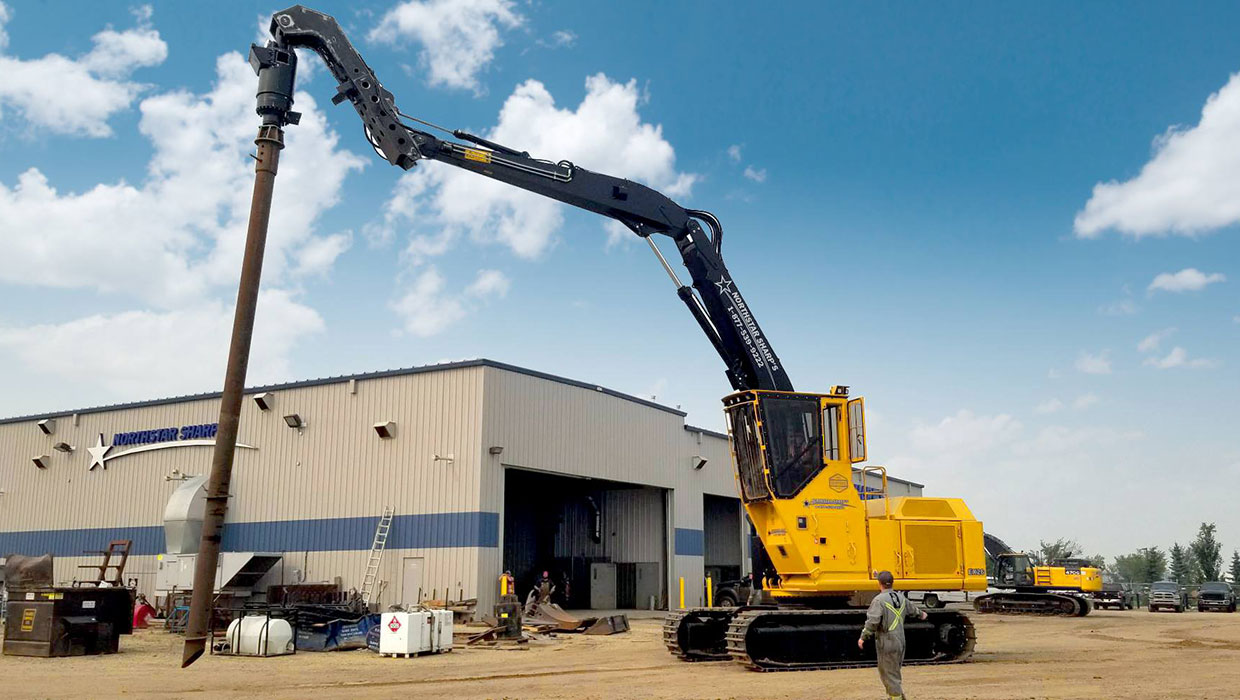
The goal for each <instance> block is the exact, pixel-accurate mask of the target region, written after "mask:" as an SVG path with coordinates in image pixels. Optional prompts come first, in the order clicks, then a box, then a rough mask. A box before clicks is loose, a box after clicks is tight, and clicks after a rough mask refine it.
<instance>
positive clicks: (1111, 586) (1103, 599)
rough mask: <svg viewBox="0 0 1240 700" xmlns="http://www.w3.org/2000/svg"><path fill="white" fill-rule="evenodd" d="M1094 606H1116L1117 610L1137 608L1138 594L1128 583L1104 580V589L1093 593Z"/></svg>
mask: <svg viewBox="0 0 1240 700" xmlns="http://www.w3.org/2000/svg"><path fill="white" fill-rule="evenodd" d="M1093 597H1094V607H1096V608H1115V609H1116V610H1136V609H1137V594H1136V593H1135V592H1134V591H1133V590H1132V586H1131V585H1130V584H1127V583H1117V582H1114V581H1105V580H1104V581H1103V582H1102V590H1100V591H1098V592H1096V593H1094V594H1093Z"/></svg>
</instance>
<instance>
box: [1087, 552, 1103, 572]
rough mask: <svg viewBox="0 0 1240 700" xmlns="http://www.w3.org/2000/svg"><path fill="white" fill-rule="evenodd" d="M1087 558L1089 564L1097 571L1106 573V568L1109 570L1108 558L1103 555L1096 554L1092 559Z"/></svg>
mask: <svg viewBox="0 0 1240 700" xmlns="http://www.w3.org/2000/svg"><path fill="white" fill-rule="evenodd" d="M1085 558H1086V559H1088V560H1089V563H1090V564H1091V565H1093V567H1094V568H1095V569H1098V570H1099V571H1106V568H1107V558H1106V557H1104V556H1102V555H1101V554H1095V555H1094V556H1092V557H1085Z"/></svg>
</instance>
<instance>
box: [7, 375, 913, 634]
mask: <svg viewBox="0 0 1240 700" xmlns="http://www.w3.org/2000/svg"><path fill="white" fill-rule="evenodd" d="M247 397H248V398H247V400H246V401H245V403H244V406H243V408H242V414H241V430H240V435H239V439H238V442H239V443H240V444H242V445H244V446H241V447H239V448H238V451H237V455H236V467H235V470H234V473H233V482H232V488H231V496H232V498H231V500H230V503H229V510H228V520H227V524H226V526H225V529H224V542H223V548H224V550H225V551H255V552H273V553H281V554H283V561H284V564H283V566H281V567H280V568H279V569H278V570H276V571H273V572H272V573H271V574H270V576H269V580H268V581H267V582H269V583H279V582H281V580H283V581H284V582H288V583H292V582H300V581H308V582H315V581H334V580H337V579H338V580H339V581H340V583H341V584H342V586H344V587H345V588H350V587H354V588H355V587H359V586H360V585H361V579H362V576H363V572H364V569H365V566H366V560H367V556H368V554H369V551H370V547H371V541H372V538H373V536H374V532H375V527H376V525H377V524H378V522H379V518H380V514H381V513H382V512H383V510H384V508H385V507H390V508H392V509H393V510H394V512H395V517H394V519H393V522H392V527H391V533H390V536H389V539H388V542H387V548H386V551H385V554H384V558H383V562H382V567H381V569H380V573H379V579H380V580H381V581H382V582H383V588H382V590H381V593H380V594H379V595H378V596H377V601H378V603H379V604H380V605H387V604H390V603H395V602H414V601H416V600H421V599H431V598H443V597H449V598H453V599H457V598H460V597H464V598H472V597H477V598H478V599H479V609H480V610H487V609H489V606H490V604H491V603H492V602H493V600H494V597H495V581H496V579H497V578H498V576H499V574H500V573H501V572H502V571H503V570H505V569H508V570H511V571H512V572H513V574H514V575H515V576H516V578H517V582H518V590H519V591H521V592H524V591H525V590H526V589H527V588H528V587H529V586H531V585H532V584H533V581H534V577H535V576H536V575H537V574H538V573H540V572H541V571H542V570H550V571H552V572H553V576H554V577H556V578H558V579H563V578H565V577H567V578H568V580H570V581H571V587H570V589H571V594H570V596H571V597H570V599H569V604H570V606H571V607H582V608H584V607H608V608H616V607H619V608H623V607H647V606H648V605H650V604H651V602H652V600H651V599H652V597H653V599H654V600H653V603H654V604H655V605H657V606H660V607H664V606H667V605H668V603H669V601H670V602H671V603H672V604H673V605H675V603H676V595H677V590H678V579H680V578H681V577H683V578H684V581H685V584H686V585H685V590H686V603H687V604H689V605H696V604H699V603H700V602H701V592H702V581H703V578H704V576H705V575H706V573H707V572H710V573H712V574H713V575H714V576H716V577H718V576H725V577H731V576H739V575H741V574H743V573H746V572H747V571H748V568H749V562H748V556H747V549H748V533H747V528H746V527H744V526H743V523H744V522H745V519H744V516H743V511H742V510H741V507H740V502H739V500H738V499H737V498H736V486H735V481H734V478H733V473H732V466H731V458H730V455H729V451H728V440H727V436H726V435H723V434H720V433H716V432H712V431H709V430H704V429H701V428H695V427H693V426H690V425H686V424H685V422H684V418H685V414H684V413H682V412H680V411H678V410H675V409H672V408H669V407H667V406H662V405H660V404H657V403H653V402H651V401H646V400H643V399H640V398H636V397H633V396H629V395H625V394H622V393H619V392H615V391H611V390H608V389H605V388H603V387H599V386H595V385H592V384H588V383H583V382H579V381H573V380H570V379H565V378H562V377H556V376H552V375H549V374H544V373H541V372H536V371H532V370H528V369H523V368H520V367H514V366H511V365H506V364H502V363H499V362H494V361H490V360H472V361H465V362H455V363H448V364H440V365H432V366H426V367H416V368H410V369H401V370H392V371H386V372H373V373H368V374H359V375H354V376H344V377H335V378H330V379H318V380H311V381H302V382H292V383H287V384H280V385H275V386H267V387H258V388H254V389H251V390H249V391H248V392H247ZM255 399H257V400H255ZM218 400H219V394H202V395H196V396H185V397H177V398H171V399H164V400H156V401H145V402H137V403H130V404H123V405H116V406H105V407H99V408H90V409H80V410H77V411H65V412H58V413H49V414H43V415H37V416H25V417H20V418H11V419H5V420H0V556H3V555H6V554H10V553H20V554H42V553H45V552H51V553H53V554H55V555H56V557H57V559H56V577H57V579H58V580H62V581H69V580H72V579H73V578H74V577H76V576H78V575H79V574H78V566H79V565H80V564H85V563H90V562H91V561H93V558H91V557H83V556H82V552H84V551H88V550H99V549H102V548H103V547H104V546H106V544H107V542H108V541H109V540H112V539H130V540H133V542H134V545H133V547H134V548H133V556H131V558H130V560H129V566H128V569H127V576H129V577H135V578H137V579H138V585H139V588H140V589H141V590H143V592H147V593H150V592H151V591H152V588H153V587H154V584H155V578H156V571H157V568H158V567H159V565H160V564H159V560H158V559H157V555H159V554H161V553H162V552H163V551H165V550H164V529H163V518H164V508H165V505H166V503H167V502H168V499H169V496H170V494H171V493H172V492H173V490H174V489H175V488H176V487H177V486H178V484H180V483H181V482H180V481H179V479H184V478H185V476H186V475H205V474H206V473H207V472H208V471H209V468H210V458H211V449H209V447H210V445H211V444H212V443H213V437H214V422H215V420H216V418H217V415H218V410H219V402H218ZM264 406H265V408H264ZM173 448H183V449H173ZM890 491H891V494H892V495H897V496H898V495H921V485H920V484H913V483H911V482H905V481H900V480H895V479H893V480H891V483H890ZM595 564H604V565H606V564H614V565H615V566H614V567H608V566H603V567H602V568H601V569H598V570H596V568H597V567H593V566H592V565H595ZM598 571H602V572H603V575H604V577H607V576H613V577H618V581H603V582H601V583H597V584H596V583H593V582H591V578H597V577H598V576H599V573H598ZM609 571H610V572H611V573H608V572H609ZM617 571H618V573H616V572H617ZM635 572H636V573H635ZM635 575H636V576H637V577H638V578H641V577H643V576H644V577H645V581H644V583H639V584H638V585H637V586H636V588H634V585H633V584H632V579H633V577H634V576H635ZM626 580H628V581H629V583H628V584H627V585H626V583H625V581H626ZM445 594H446V595H445Z"/></svg>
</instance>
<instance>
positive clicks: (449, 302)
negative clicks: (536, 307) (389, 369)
mask: <svg viewBox="0 0 1240 700" xmlns="http://www.w3.org/2000/svg"><path fill="white" fill-rule="evenodd" d="M509 287H510V283H509V280H508V278H507V277H505V276H504V274H503V273H502V272H500V271H498V270H479V271H478V274H477V276H476V277H475V278H474V281H473V282H471V283H470V284H469V286H467V287H466V288H465V290H464V291H463V292H461V293H459V294H454V293H449V292H447V291H446V288H447V280H445V279H444V277H443V275H441V274H439V270H437V269H436V268H435V266H434V265H428V266H426V267H425V268H423V269H422V270H421V271H420V272H418V273H417V275H416V276H415V277H414V280H413V283H412V284H411V285H409V288H408V289H407V290H406V291H405V293H404V295H403V296H401V297H400V298H399V299H397V300H396V301H394V302H392V304H391V307H392V310H393V311H395V312H396V313H397V314H398V315H400V316H401V318H402V320H403V322H404V329H405V331H407V332H409V333H411V334H413V335H416V336H419V337H423V338H425V337H429V336H433V335H438V334H439V333H442V332H443V331H444V330H446V329H447V328H448V327H449V326H451V325H453V324H454V323H456V322H457V321H460V320H461V319H463V318H465V316H466V315H468V314H469V313H470V312H471V311H472V310H474V309H475V308H476V307H477V306H478V305H479V304H482V303H485V302H486V301H487V300H489V299H490V298H492V297H503V296H504V295H506V294H507V293H508V289H509Z"/></svg>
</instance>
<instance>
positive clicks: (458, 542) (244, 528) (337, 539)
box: [0, 511, 700, 557]
mask: <svg viewBox="0 0 1240 700" xmlns="http://www.w3.org/2000/svg"><path fill="white" fill-rule="evenodd" d="M378 523H379V519H378V518H375V517H373V516H365V517H359V518H320V519H315V520H273V521H267V522H252V523H228V524H226V525H224V539H223V541H222V542H221V545H220V546H221V547H222V548H223V550H224V551H226V552H324V551H332V550H359V549H360V550H369V549H370V545H371V542H372V541H373V540H374V536H375V527H376V526H377V525H378ZM699 534H700V533H699ZM699 539H700V538H699ZM110 540H133V549H132V550H131V552H130V553H131V554H135V555H140V554H159V553H161V552H163V551H164V528H163V527H162V526H158V525H146V526H134V527H107V528H90V529H80V530H30V531H26V532H0V556H4V555H7V554H44V553H47V552H50V553H52V554H53V555H55V556H58V557H71V556H80V555H81V554H82V553H83V552H85V551H97V550H99V549H101V548H102V547H104V546H106V545H107V543H108V542H109V541H110ZM387 546H388V547H389V548H392V549H435V548H440V547H497V546H499V513H490V512H482V511H473V512H465V513H419V514H415V515H397V516H396V517H394V518H392V530H391V532H390V533H389V534H388V541H387Z"/></svg>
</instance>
